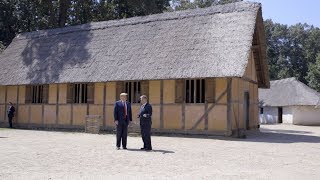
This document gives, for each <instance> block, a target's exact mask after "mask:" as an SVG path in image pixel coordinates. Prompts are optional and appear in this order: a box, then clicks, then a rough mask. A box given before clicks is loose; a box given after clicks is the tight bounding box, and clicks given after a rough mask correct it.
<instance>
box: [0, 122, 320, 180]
mask: <svg viewBox="0 0 320 180" xmlns="http://www.w3.org/2000/svg"><path fill="white" fill-rule="evenodd" d="M261 131H262V133H259V134H255V135H251V136H249V138H247V139H244V140H239V139H223V138H221V139H203V138H202V139H201V138H180V137H159V136H158V137H155V136H153V137H152V141H153V142H152V143H153V148H154V151H153V152H143V151H140V150H138V149H139V148H140V147H141V145H142V143H141V138H140V137H129V138H128V148H129V150H119V151H117V150H115V136H114V135H92V134H84V133H68V132H49V131H32V130H9V129H0V179H320V127H302V126H293V125H291V126H290V125H269V126H267V125H265V126H262V128H261Z"/></svg>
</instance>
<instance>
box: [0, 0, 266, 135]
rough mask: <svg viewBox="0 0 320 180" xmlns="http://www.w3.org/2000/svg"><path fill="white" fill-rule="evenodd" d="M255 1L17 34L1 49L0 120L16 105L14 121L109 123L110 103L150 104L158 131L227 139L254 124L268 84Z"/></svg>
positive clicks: (135, 109) (56, 125)
mask: <svg viewBox="0 0 320 180" xmlns="http://www.w3.org/2000/svg"><path fill="white" fill-rule="evenodd" d="M264 33H265V32H264V26H263V19H262V10H261V4H259V3H253V2H237V3H232V4H226V5H219V6H213V7H209V8H204V9H192V10H186V11H179V12H168V13H163V14H155V15H150V16H145V17H135V18H128V19H122V20H113V21H106V22H96V23H89V24H85V25H80V26H73V27H66V28H60V29H52V30H44V31H37V32H30V33H25V34H20V35H18V36H17V37H16V38H14V40H13V41H12V43H11V44H10V45H9V47H8V48H7V49H6V50H5V51H4V52H3V53H2V54H1V55H0V64H1V66H0V126H1V123H6V122H7V121H6V119H7V117H6V110H7V103H8V102H13V103H14V104H15V106H16V112H17V115H16V116H15V118H16V120H15V123H16V124H17V125H18V126H20V127H45V128H48V127H54V128H83V126H84V124H85V117H86V116H87V115H99V116H100V117H101V127H102V129H105V130H113V129H114V117H113V110H114V102H115V101H117V100H118V98H119V94H120V93H121V92H126V93H127V94H128V101H129V102H130V103H131V104H132V110H133V114H137V113H138V112H139V111H140V105H139V96H140V95H142V94H145V95H147V96H148V97H149V98H148V100H149V102H150V104H152V105H153V111H154V112H153V113H152V128H153V129H154V130H157V131H159V132H174V133H178V132H180V133H201V134H203V133H204V134H220V135H226V136H231V135H234V134H235V133H239V132H242V131H240V130H241V129H242V130H251V129H257V128H259V117H258V116H259V113H258V87H260V88H268V87H269V85H270V84H269V75H268V66H267V61H266V41H265V34H264Z"/></svg>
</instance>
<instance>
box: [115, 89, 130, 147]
mask: <svg viewBox="0 0 320 180" xmlns="http://www.w3.org/2000/svg"><path fill="white" fill-rule="evenodd" d="M113 114H114V123H115V125H116V126H117V149H118V150H119V149H120V143H121V141H122V148H123V149H127V136H128V125H129V123H130V121H132V111H131V105H130V103H129V102H127V94H126V93H121V94H120V100H119V101H117V102H116V103H115V104H114V113H113Z"/></svg>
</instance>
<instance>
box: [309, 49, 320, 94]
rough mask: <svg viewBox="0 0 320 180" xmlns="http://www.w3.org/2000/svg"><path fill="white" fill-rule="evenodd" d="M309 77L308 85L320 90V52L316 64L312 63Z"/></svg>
mask: <svg viewBox="0 0 320 180" xmlns="http://www.w3.org/2000/svg"><path fill="white" fill-rule="evenodd" d="M309 69H310V70H309V72H308V76H307V79H308V80H309V83H308V85H309V86H310V87H312V88H314V89H316V90H317V91H318V92H320V53H318V55H317V58H316V61H315V63H314V64H310V67H309Z"/></svg>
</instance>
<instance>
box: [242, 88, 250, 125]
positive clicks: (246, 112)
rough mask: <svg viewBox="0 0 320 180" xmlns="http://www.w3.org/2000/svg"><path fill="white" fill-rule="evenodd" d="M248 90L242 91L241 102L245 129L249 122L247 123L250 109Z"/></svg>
mask: <svg viewBox="0 0 320 180" xmlns="http://www.w3.org/2000/svg"><path fill="white" fill-rule="evenodd" d="M249 98H250V97H249V92H245V93H244V101H243V102H244V103H243V114H244V121H245V127H246V130H249V129H250V124H249V120H250V119H249V109H250V107H249V106H250V103H249V102H250V99H249Z"/></svg>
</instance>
